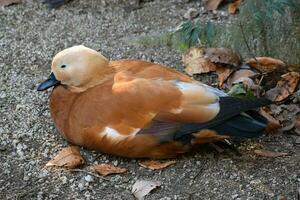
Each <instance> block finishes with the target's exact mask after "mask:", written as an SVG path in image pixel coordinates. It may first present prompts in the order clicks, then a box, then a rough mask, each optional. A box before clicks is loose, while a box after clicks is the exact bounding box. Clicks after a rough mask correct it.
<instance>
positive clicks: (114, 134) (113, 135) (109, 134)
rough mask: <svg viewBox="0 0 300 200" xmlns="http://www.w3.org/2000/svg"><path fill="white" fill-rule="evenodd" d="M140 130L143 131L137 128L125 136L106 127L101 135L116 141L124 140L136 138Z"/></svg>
mask: <svg viewBox="0 0 300 200" xmlns="http://www.w3.org/2000/svg"><path fill="white" fill-rule="evenodd" d="M140 130H141V129H139V128H136V129H134V131H133V132H132V133H130V134H129V135H123V134H121V133H119V132H118V131H117V130H115V129H113V128H111V127H105V128H104V130H103V131H102V132H101V134H103V135H105V136H106V137H108V138H111V139H114V140H123V139H126V138H130V137H134V136H135V135H136V134H137V133H138V132H139V131H140Z"/></svg>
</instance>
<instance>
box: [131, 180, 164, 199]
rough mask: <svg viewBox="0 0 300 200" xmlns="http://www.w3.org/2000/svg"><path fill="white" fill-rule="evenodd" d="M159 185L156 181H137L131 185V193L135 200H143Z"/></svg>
mask: <svg viewBox="0 0 300 200" xmlns="http://www.w3.org/2000/svg"><path fill="white" fill-rule="evenodd" d="M160 185H161V183H160V182H158V181H147V180H137V181H136V182H135V183H134V184H133V186H132V190H131V192H132V193H133V195H134V196H135V198H136V199H138V200H143V199H144V197H145V196H146V195H147V194H149V193H150V192H151V191H152V190H153V189H154V188H156V187H159V186H160Z"/></svg>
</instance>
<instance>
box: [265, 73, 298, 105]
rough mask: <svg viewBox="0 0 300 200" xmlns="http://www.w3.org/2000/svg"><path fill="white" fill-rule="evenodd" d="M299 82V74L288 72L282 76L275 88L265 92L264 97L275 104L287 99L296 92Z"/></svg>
mask: <svg viewBox="0 0 300 200" xmlns="http://www.w3.org/2000/svg"><path fill="white" fill-rule="evenodd" d="M299 80H300V73H299V72H289V73H286V74H284V75H282V76H281V79H280V80H279V81H278V82H277V85H276V87H275V88H272V89H270V90H268V91H267V92H266V97H267V98H268V99H270V100H272V101H276V102H280V101H283V100H285V99H287V98H288V97H289V96H290V95H292V94H293V92H294V91H295V90H296V88H297V86H298V83H299Z"/></svg>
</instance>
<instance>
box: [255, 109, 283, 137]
mask: <svg viewBox="0 0 300 200" xmlns="http://www.w3.org/2000/svg"><path fill="white" fill-rule="evenodd" d="M259 113H260V114H261V115H262V116H263V117H265V118H266V119H267V120H268V125H267V128H266V132H267V133H271V132H273V131H274V130H277V129H278V128H280V127H281V125H280V122H279V120H277V119H275V118H274V117H273V116H272V115H271V114H270V113H271V110H270V109H268V108H260V110H259Z"/></svg>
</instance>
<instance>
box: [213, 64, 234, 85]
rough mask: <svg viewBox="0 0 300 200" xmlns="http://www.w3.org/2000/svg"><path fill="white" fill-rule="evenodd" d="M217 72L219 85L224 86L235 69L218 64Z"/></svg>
mask: <svg viewBox="0 0 300 200" xmlns="http://www.w3.org/2000/svg"><path fill="white" fill-rule="evenodd" d="M216 72H217V75H218V80H219V87H222V86H223V84H224V82H225V81H226V80H227V78H228V77H229V76H230V74H231V73H232V72H233V69H230V68H225V67H221V66H217V68H216Z"/></svg>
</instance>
